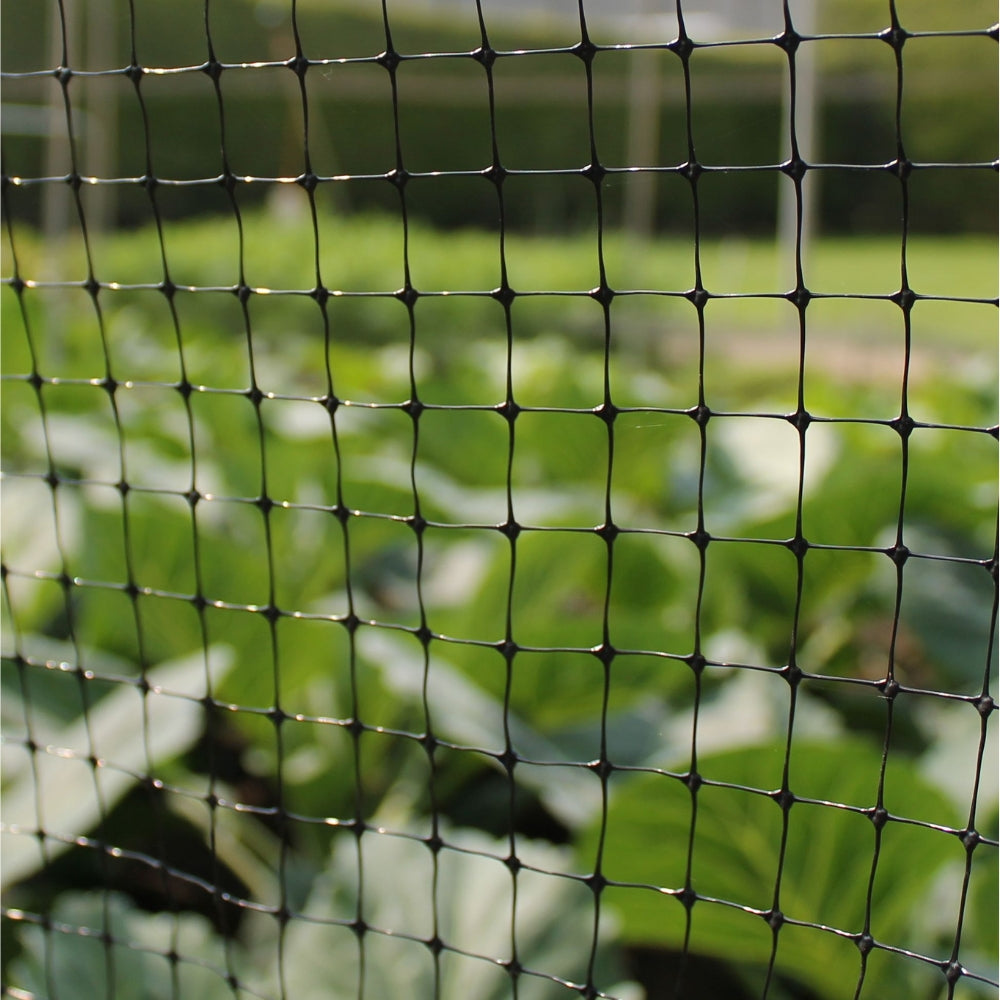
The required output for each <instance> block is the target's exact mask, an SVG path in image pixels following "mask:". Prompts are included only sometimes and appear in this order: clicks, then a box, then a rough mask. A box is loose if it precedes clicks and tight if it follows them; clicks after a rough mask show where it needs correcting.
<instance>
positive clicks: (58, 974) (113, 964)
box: [7, 892, 234, 1000]
mask: <svg viewBox="0 0 1000 1000" xmlns="http://www.w3.org/2000/svg"><path fill="white" fill-rule="evenodd" d="M50 917H51V920H52V929H51V930H49V931H44V930H43V929H42V928H41V927H39V926H37V925H36V924H32V923H27V922H25V923H21V924H19V925H18V926H19V930H18V932H17V937H18V939H19V943H20V944H21V946H22V948H23V951H22V952H21V954H20V955H19V956H18V957H17V958H16V959H14V960H13V961H12V962H11V966H10V969H9V970H8V974H7V985H8V986H14V987H17V988H19V989H22V990H26V991H30V992H29V993H28V995H30V996H38V997H47V996H49V995H50V993H49V986H50V983H51V985H52V988H53V993H52V995H53V996H58V997H59V1000H93V998H95V997H106V996H113V997H114V998H115V1000H175V998H176V997H177V996H182V997H198V998H199V1000H222V998H228V1000H232V998H233V996H234V993H233V990H232V989H231V988H230V987H229V986H228V984H227V983H226V975H227V970H226V956H225V952H224V945H223V942H222V939H221V938H220V937H219V936H218V935H217V934H215V932H214V931H213V928H212V926H211V925H210V924H209V922H208V921H207V920H206V919H205V918H204V917H200V916H196V915H194V914H190V913H185V914H178V915H176V916H172V915H170V914H166V913H159V914H151V913H145V912H143V911H141V910H139V909H137V908H136V907H135V905H134V904H133V903H132V902H131V901H130V900H128V899H127V898H126V897H124V896H120V895H117V894H108V895H107V896H105V895H104V894H102V893H96V892H93V893H66V894H64V895H62V896H60V897H59V899H58V900H57V901H56V903H55V905H54V906H53V908H52V912H51V914H50ZM14 920H15V921H16V920H17V914H15V915H14ZM105 932H107V933H110V934H111V936H112V937H113V938H114V939H115V944H114V945H112V946H110V947H109V946H106V945H105V943H104V941H103V940H102V935H103V934H104V933H105ZM171 951H175V952H176V953H177V955H178V956H179V961H178V962H177V963H176V977H177V980H176V986H175V983H174V982H173V980H172V973H171V963H170V961H169V960H168V958H167V955H168V953H169V952H171ZM109 974H110V975H109ZM109 980H110V981H109ZM18 995H19V996H21V995H24V994H18Z"/></svg>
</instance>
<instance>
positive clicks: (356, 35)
mask: <svg viewBox="0 0 1000 1000" xmlns="http://www.w3.org/2000/svg"><path fill="white" fill-rule="evenodd" d="M114 2H115V3H116V4H117V8H116V9H117V17H116V19H115V20H116V25H117V27H116V33H115V34H116V37H115V42H114V46H113V64H114V65H125V64H127V63H128V61H129V48H128V21H127V15H126V11H125V9H124V8H125V5H124V4H123V3H121V0H114ZM878 6H879V5H872V4H859V3H858V2H857V0H839V2H837V3H836V4H829V5H824V7H823V16H824V17H825V18H826V21H825V23H824V24H822V25H821V29H822V30H823V31H824V32H834V31H838V30H840V31H876V30H878V29H879V28H880V27H884V24H883V21H887V15H886V16H883V13H884V12H881V11H875V12H873V11H872V9H871V8H873V7H878ZM211 10H212V16H211V26H212V37H213V42H214V44H215V50H216V54H217V56H218V58H219V59H221V60H222V61H223V62H237V61H240V62H242V61H253V60H275V59H283V58H285V57H288V56H291V55H292V54H293V53H294V42H293V38H292V31H291V23H290V15H289V13H288V10H287V8H286V7H285V5H280V6H279V5H277V4H272V5H270V6H269V5H268V4H251V3H250V2H249V0H215V2H213V4H212V7H211ZM300 11H301V13H300V21H299V26H300V32H301V35H302V38H303V47H304V51H305V53H306V55H307V56H308V57H310V58H314V59H317V58H326V57H338V58H339V57H344V58H358V57H371V56H374V55H376V54H377V53H378V52H380V51H381V50H382V49H383V48H384V47H385V37H384V31H383V27H382V23H381V19H380V15H379V13H378V11H377V10H376V9H375V7H372V8H371V9H370V10H365V11H358V10H354V9H348V8H346V7H345V8H339V7H338V6H336V5H326V4H324V5H319V4H316V5H300ZM875 13H878V15H879V16H878V17H876V16H875ZM904 15H905V16H907V17H910V18H911V19H912V21H911V22H907V23H912V25H913V30H926V29H927V28H940V27H946V26H947V24H946V23H938V22H940V21H942V17H943V15H941V14H940V13H936V12H935V8H934V7H933V6H932V5H931V4H930V2H929V0H920V2H914V3H913V4H910V5H908V7H907V9H906V11H904ZM958 16H959V15H955V17H958ZM960 16H961V17H962V18H963V19H962V20H961V21H954V20H953V21H952V22H949V23H952V24H954V25H957V26H958V27H961V28H966V27H974V26H985V25H986V24H988V23H989V21H990V19H991V17H992V14H991V12H990V10H989V8H988V6H987V5H986V4H984V3H978V2H977V3H976V4H967V5H965V6H964V7H963V10H962V11H961V12H960ZM3 18H4V31H3V57H4V60H5V66H6V69H7V71H8V72H17V71H22V70H29V69H37V68H38V67H39V66H44V65H47V64H48V62H49V59H48V57H47V56H46V55H45V52H46V40H45V37H44V35H45V26H44V24H42V23H40V22H41V21H42V20H43V19H42V18H40V17H39V15H38V14H37V12H35V10H34V8H33V7H31V6H30V5H13V4H8V5H6V8H5V10H4V13H3ZM945 21H947V19H945ZM392 23H393V28H394V36H393V41H394V45H395V46H396V48H397V49H398V50H400V51H401V52H403V53H410V52H412V53H417V52H429V51H455V52H462V51H470V50H472V49H473V48H474V47H475V46H476V45H477V44H478V29H477V27H476V24H475V22H474V20H470V19H468V18H461V17H460V18H449V19H448V20H442V19H440V17H435V18H432V17H431V16H430V15H419V16H418V15H416V14H406V15H405V16H404V15H403V14H394V15H393V21H392ZM571 36H572V32H571V31H570V30H569V29H568V28H566V27H561V26H557V25H555V24H552V23H550V24H548V25H546V24H543V23H533V22H530V21H529V22H520V23H519V24H517V25H516V27H515V26H514V25H513V24H510V25H507V26H506V27H504V28H501V27H500V26H498V27H497V30H496V32H495V33H493V34H491V41H492V43H493V44H494V46H495V47H496V48H498V49H501V50H503V49H508V50H511V49H533V48H543V47H548V46H561V45H567V44H572V41H573V38H572V37H571ZM599 37H600V36H599ZM817 46H818V48H817V52H818V58H819V60H820V92H821V95H823V97H824V99H823V102H822V112H821V119H820V122H819V133H820V143H821V147H820V157H821V159H822V160H823V161H824V162H828V163H835V164H873V163H884V162H888V161H890V160H892V159H893V158H894V157H895V155H896V143H895V125H894V117H895V95H896V75H895V74H896V69H895V57H894V53H893V50H892V48H891V47H890V46H888V45H886V44H884V43H883V42H881V41H879V40H878V39H877V38H869V39H856V40H836V39H831V40H828V41H823V42H819V43H817ZM136 50H137V53H138V57H139V60H140V61H141V62H142V63H143V64H144V65H146V66H150V67H155V66H183V65H189V66H190V65H198V64H200V63H202V62H203V61H204V60H205V59H206V57H207V48H206V42H205V32H204V26H203V13H202V4H201V2H200V0H183V2H178V3H172V4H170V5H145V6H144V7H143V8H141V9H140V10H139V12H138V16H137V24H136ZM904 55H905V58H904V71H905V72H904V102H903V116H902V117H903V132H904V139H905V142H906V153H907V155H908V156H909V157H910V158H911V159H913V160H916V161H921V162H930V163H949V162H950V163H975V162H984V161H987V162H988V161H991V160H993V159H994V158H995V156H996V138H997V137H996V131H997V130H996V119H997V111H996V95H995V90H996V88H995V86H994V81H995V77H996V60H997V46H996V44H995V42H994V41H993V40H992V39H990V38H987V37H985V36H978V37H964V38H962V37H959V38H947V39H942V38H930V39H929V38H921V37H919V36H918V37H915V38H912V39H910V40H909V41H908V43H907V47H906V48H905V49H904ZM111 56H112V53H109V58H111ZM641 58H644V59H646V60H647V61H650V62H652V61H654V60H655V61H656V62H657V65H658V74H659V91H660V94H661V96H662V108H661V112H660V141H659V154H658V156H659V159H658V162H659V163H662V164H668V165H669V164H678V163H681V162H683V161H684V160H685V159H686V158H687V150H686V139H685V135H686V111H685V107H684V101H683V94H684V84H683V76H682V71H681V63H680V60H678V59H677V58H676V57H675V56H674V55H672V54H670V53H662V55H660V56H659V57H657V56H656V55H655V54H653V53H644V54H643V56H642V57H641ZM631 59H632V56H631V55H630V54H628V53H625V52H621V51H615V50H604V51H601V52H600V53H599V54H598V56H597V58H596V59H595V61H594V64H593V67H594V135H595V137H596V140H597V148H598V154H599V156H600V159H601V162H602V163H603V164H605V165H606V166H611V167H615V166H624V165H626V164H627V163H628V152H627V142H628V131H629V124H628V110H627V108H628V101H627V95H628V77H629V71H630V65H631ZM786 61H787V60H786V57H785V55H784V53H783V52H782V51H781V50H780V49H779V48H778V47H777V46H773V47H772V46H767V45H759V46H738V47H732V48H727V49H724V50H718V49H712V48H709V49H705V50H701V51H696V52H695V53H694V55H693V57H692V59H691V80H692V89H693V98H694V103H693V127H694V139H695V147H696V150H697V154H698V157H699V159H700V160H701V161H702V162H704V163H706V164H710V165H718V166H721V165H727V164H728V165H739V166H751V165H763V164H768V163H772V164H773V163H774V162H775V161H776V160H777V158H778V155H779V154H778V150H779V137H780V135H781V133H782V130H783V125H782V116H783V110H782V107H781V101H782V98H781V95H782V92H783V91H784V90H785V89H786V88H787V66H786ZM70 63H71V64H72V65H74V66H80V65H82V66H84V67H86V68H88V69H90V68H96V64H91V63H89V62H87V60H86V58H84V59H82V60H81V58H80V57H79V55H78V54H76V53H74V52H73V51H72V50H71V53H70ZM104 65H107V64H106V63H105V64H104ZM397 75H398V82H399V126H400V135H401V145H402V152H403V160H404V163H405V164H406V165H407V167H408V168H409V169H411V170H414V171H436V170H444V171H452V170H479V169H483V168H485V167H487V166H488V165H489V163H490V156H491V153H490V149H491V143H490V128H489V121H490V120H489V104H488V95H487V86H486V76H485V74H484V72H483V71H482V69H481V67H480V66H479V65H477V64H476V63H475V62H474V61H473V60H472V59H443V60H442V59H438V60H432V61H431V60H424V59H420V60H413V61H410V62H404V63H403V64H402V65H401V66H400V68H399V70H398V74H397ZM494 75H495V81H496V90H495V93H496V127H497V138H498V143H499V148H500V154H501V158H502V160H503V162H504V165H505V166H507V167H508V168H511V169H565V170H572V169H579V168H582V167H583V166H585V165H586V164H587V163H588V162H589V159H590V148H589V147H590V142H589V138H590V137H589V129H588V118H587V99H586V73H585V68H584V65H583V63H582V62H580V60H578V59H577V58H576V57H575V56H573V55H572V54H570V53H567V54H565V55H555V56H537V55H518V56H516V57H515V56H510V57H504V58H501V59H499V60H498V61H497V63H496V65H495V69H494ZM306 79H307V87H308V92H309V104H310V125H311V131H310V147H311V151H312V154H313V161H314V169H315V170H316V172H317V173H319V174H321V175H334V174H351V175H356V174H382V173H385V172H387V171H389V170H391V169H392V168H393V166H394V165H395V137H394V135H395V133H394V123H393V113H392V101H391V88H390V81H389V76H388V74H387V73H386V72H385V70H383V69H382V68H381V67H379V66H377V65H375V64H373V63H346V64H337V65H330V66H325V67H313V68H311V69H310V71H309V73H308V74H307V77H306ZM87 85H88V84H87V82H86V81H84V80H82V79H77V80H74V81H73V82H72V83H71V85H70V93H71V96H72V97H73V98H74V100H75V101H80V102H81V105H83V104H85V101H84V97H85V93H84V91H85V87H86V86H87ZM97 86H102V88H103V89H101V90H100V94H99V95H98V96H97V97H96V98H95V100H96V101H98V102H100V103H101V104H102V105H103V106H105V107H107V106H112V107H114V108H116V109H117V119H118V131H119V136H120V144H119V149H118V153H117V162H116V163H115V165H114V166H115V173H116V174H117V175H119V176H126V177H127V176H136V175H139V174H141V173H142V172H143V170H144V162H145V154H144V148H143V139H142V135H143V132H142V123H141V117H140V115H139V111H138V105H137V102H136V100H135V98H134V96H133V94H132V87H131V84H129V83H128V81H127V80H125V79H124V78H118V79H111V80H105V81H102V82H101V84H99V85H97ZM222 87H223V95H224V104H225V120H226V148H227V151H228V154H229V159H230V163H231V165H232V169H233V170H235V171H236V172H237V173H240V174H249V175H255V176H262V177H268V176H289V175H295V174H297V173H299V172H300V171H302V169H303V150H302V134H303V128H302V115H301V103H300V98H299V93H298V84H297V81H296V78H295V77H294V75H293V74H292V73H290V72H288V71H286V70H284V69H281V68H275V69H259V70H252V71H251V70H247V71H242V70H230V71H227V72H225V73H224V74H223V76H222ZM44 88H49V89H44ZM53 88H54V84H51V83H48V82H46V83H45V84H44V86H43V87H39V86H38V85H37V83H33V82H31V81H14V80H11V81H8V83H7V100H8V101H10V102H19V103H25V104H31V103H35V104H38V103H41V102H43V101H44V100H46V99H48V98H49V97H50V96H51V94H52V89H53ZM142 89H143V94H144V98H145V101H146V108H147V112H148V116H149V121H150V127H151V132H152V139H153V149H152V152H153V168H154V171H155V173H156V174H157V175H158V176H162V177H167V178H184V179H191V178H198V177H211V176H214V175H216V174H218V173H219V172H220V171H221V164H222V160H221V154H220V130H219V119H218V110H217V105H216V101H215V96H214V93H213V88H212V85H211V81H210V80H209V79H208V77H207V76H204V75H201V74H197V73H192V74H185V75H181V76H177V75H168V76H147V77H146V79H145V80H144V81H143V86H142ZM83 124H85V123H83ZM6 162H7V170H8V172H10V173H12V174H15V175H21V176H34V175H39V174H41V173H43V165H44V143H43V140H42V139H41V138H40V137H38V136H20V135H12V136H10V137H9V138H8V139H7V156H6ZM81 170H83V172H85V173H86V172H87V166H86V163H83V164H82V165H81ZM812 176H814V177H816V176H817V175H812ZM630 183H634V179H632V178H628V177H625V176H622V175H612V176H610V177H609V178H607V179H606V180H605V182H604V200H605V209H606V213H607V215H606V220H607V222H608V223H609V224H610V225H612V226H613V225H615V224H617V223H618V221H619V220H620V217H621V212H622V206H623V202H624V198H625V191H626V189H627V186H628V184H630ZM779 183H781V184H788V183H790V182H789V181H787V180H784V179H782V178H780V177H779V176H778V175H776V173H775V172H774V171H737V172H726V173H722V174H715V175H710V176H707V177H705V178H704V179H703V180H702V183H701V187H700V190H701V219H702V224H703V227H704V231H705V232H708V233H726V232H768V231H772V230H773V228H774V225H775V216H776V201H777V199H776V192H777V190H778V184H779ZM810 183H818V185H819V191H820V194H819V213H820V222H821V226H822V227H823V228H824V229H825V230H826V231H828V232H844V231H852V232H856V231H859V230H861V231H866V230H867V231H883V232H884V231H885V230H886V228H890V229H892V228H896V227H897V226H898V220H899V218H900V214H901V205H902V199H901V194H900V191H899V183H898V181H896V180H895V178H893V177H892V176H891V175H889V174H888V173H877V172H874V171H873V172H865V173H858V172H857V171H849V170H844V169H830V170H825V171H823V172H822V174H821V175H819V176H818V179H817V181H815V182H813V181H810ZM658 185H659V186H658V194H657V209H656V224H657V227H658V228H660V229H661V230H664V231H673V232H690V231H691V228H692V208H691V196H690V192H689V190H688V185H687V183H686V182H685V181H684V180H683V179H682V178H680V177H678V176H675V175H667V176H663V177H661V178H660V180H659V182H658ZM912 185H913V187H912V190H913V193H914V197H913V199H912V202H911V212H912V223H913V225H914V227H915V228H916V229H917V230H919V231H925V232H943V231H948V232H954V231H956V230H978V231H993V229H994V228H995V225H996V223H995V215H996V212H995V206H996V183H995V177H994V174H993V172H992V171H990V170H987V169H978V170H964V171H961V172H960V173H959V172H956V171H954V170H943V169H937V170H927V171H922V172H921V173H920V174H919V175H918V176H917V177H915V178H914V180H913V181H912ZM969 185H973V187H974V189H975V190H976V191H977V193H978V192H979V191H981V196H978V197H971V198H970V197H969V195H968V191H969ZM269 190H271V188H270V186H268V185H256V186H248V187H247V188H245V189H241V195H240V197H241V199H242V200H243V201H244V202H245V203H252V202H254V201H257V200H259V199H261V198H263V197H264V196H265V195H266V194H267V193H268V191H269ZM505 190H506V197H505V211H506V219H507V222H508V224H509V225H511V226H512V227H516V228H520V229H527V230H553V229H561V228H566V227H567V226H573V225H574V224H579V225H593V219H594V194H593V188H592V185H591V184H590V183H589V181H587V180H585V179H582V178H576V177H573V176H559V177H524V178H516V179H515V180H513V181H512V182H510V183H509V184H508V186H507V188H506V189H505ZM959 193H960V194H959ZM325 196H326V195H324V197H325ZM330 196H331V197H333V198H334V199H335V200H336V201H337V203H338V205H339V206H340V207H341V208H347V207H349V208H354V209H371V208H374V207H383V208H384V207H394V206H395V202H396V195H395V193H394V192H393V190H392V189H391V188H390V187H389V186H388V185H387V184H384V183H379V182H378V181H365V180H352V181H349V182H341V183H338V184H336V185H334V190H333V192H332V194H331V195H330ZM219 201H220V192H218V190H215V189H212V188H205V187H197V186H196V187H185V188H181V189H171V190H169V191H166V192H164V194H163V195H162V199H161V205H162V207H163V209H164V211H165V212H166V214H167V215H169V216H173V217H184V216H188V215H193V214H198V213H201V212H205V211H209V210H211V209H213V208H215V207H217V206H219ZM11 207H12V211H13V212H15V213H16V214H18V215H20V216H27V217H32V216H37V212H38V205H37V198H35V197H33V196H31V195H24V196H23V197H18V198H14V199H13V200H12V206H11ZM409 207H410V210H411V211H412V212H413V213H414V214H415V215H417V216H421V217H424V218H426V219H428V220H429V221H432V222H434V223H435V224H437V225H441V226H447V227H451V226H455V225H468V224H478V225H483V226H493V225H495V224H496V219H497V205H496V196H495V192H494V190H493V188H492V185H491V184H490V183H489V182H488V181H485V180H483V181H480V180H478V179H471V180H470V179H465V178H450V177H444V178H436V179H434V180H433V182H422V184H421V186H419V187H416V186H415V187H414V188H412V189H411V194H410V196H409ZM117 214H118V216H119V219H118V221H119V222H121V223H123V224H129V225H131V224H137V223H141V222H144V221H148V219H149V207H148V203H147V201H146V199H145V196H144V195H142V193H141V192H138V191H136V192H128V193H127V194H125V195H123V196H122V197H120V198H119V200H118V205H117Z"/></svg>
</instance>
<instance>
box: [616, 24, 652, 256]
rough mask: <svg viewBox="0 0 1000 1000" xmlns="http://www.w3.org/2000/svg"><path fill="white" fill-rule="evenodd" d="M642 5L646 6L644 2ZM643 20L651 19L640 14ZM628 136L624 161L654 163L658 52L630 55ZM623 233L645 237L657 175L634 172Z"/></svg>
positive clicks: (633, 164)
mask: <svg viewBox="0 0 1000 1000" xmlns="http://www.w3.org/2000/svg"><path fill="white" fill-rule="evenodd" d="M644 6H645V5H644ZM643 23H645V24H651V23H652V18H651V17H648V16H647V15H646V14H643ZM626 99H627V101H628V138H627V142H626V150H625V156H626V162H627V163H628V165H629V166H630V167H636V166H644V167H648V166H655V165H656V163H657V161H658V160H659V150H660V54H659V53H658V52H655V51H650V50H640V51H639V52H635V53H633V54H632V57H631V61H630V66H629V76H628V91H627V98H626ZM624 215H625V219H624V221H625V232H626V233H627V234H628V236H629V237H630V238H634V239H636V240H639V241H643V240H648V239H649V238H650V237H651V236H652V235H653V229H654V221H655V217H656V174H651V173H636V174H633V175H632V176H631V177H630V178H629V185H628V187H627V188H626V189H625V206H624Z"/></svg>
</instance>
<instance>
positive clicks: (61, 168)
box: [42, 0, 76, 246]
mask: <svg viewBox="0 0 1000 1000" xmlns="http://www.w3.org/2000/svg"><path fill="white" fill-rule="evenodd" d="M47 6H48V8H49V23H48V49H49V65H50V66H51V67H52V68H53V69H55V67H57V66H58V65H59V64H60V63H61V62H62V50H63V27H62V24H61V23H60V20H59V12H58V8H57V6H56V4H55V3H54V2H53V3H49V4H48V5H47ZM75 14H76V4H75V3H74V2H73V0H66V2H65V5H64V17H65V19H66V34H67V36H68V42H67V48H69V50H70V51H69V59H70V60H72V58H73V55H74V53H73V46H72V44H71V43H72V40H73V38H74V35H75V30H74V28H75ZM48 92H49V94H50V95H51V96H50V103H49V115H48V127H47V131H48V139H47V141H46V144H45V167H44V170H45V176H46V177H61V176H62V175H64V174H66V173H68V171H69V163H70V159H69V132H68V131H67V126H66V109H65V108H64V106H63V99H62V93H61V88H60V87H59V85H58V84H56V83H50V84H49V91H48ZM69 210H70V198H69V189H68V188H67V187H66V186H65V185H64V184H46V185H45V188H44V193H43V195H42V231H43V232H44V234H45V240H46V243H47V244H48V245H49V246H54V245H55V244H54V242H53V241H54V240H58V238H59V236H60V235H61V234H62V233H63V232H65V231H66V228H67V226H68V224H69Z"/></svg>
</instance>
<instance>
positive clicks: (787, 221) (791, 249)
mask: <svg viewBox="0 0 1000 1000" xmlns="http://www.w3.org/2000/svg"><path fill="white" fill-rule="evenodd" d="M788 9H789V11H790V12H791V15H792V23H793V25H794V26H795V30H796V31H797V32H798V33H799V34H812V33H813V32H815V31H816V24H817V19H816V0H788ZM783 111H784V113H783V114H782V116H781V146H780V151H779V152H780V157H781V159H782V160H786V159H788V156H789V154H790V152H791V147H790V144H789V138H788V123H789V118H790V115H791V90H790V89H788V90H786V91H785V98H784V109H783ZM817 112H818V98H817V87H816V46H815V44H814V43H812V42H804V43H803V44H802V45H800V46H799V48H798V50H797V51H796V53H795V136H796V139H797V140H798V145H799V155H800V156H801V157H802V159H804V160H805V161H806V162H807V163H814V162H815V161H816V157H817V155H818V153H819V144H818V127H817V126H818V123H817ZM817 180H818V177H817V174H816V173H809V174H807V175H806V178H805V180H804V182H803V184H802V254H803V258H805V256H806V254H807V252H808V248H809V244H810V242H811V240H812V239H813V237H814V235H815V232H816V183H817ZM796 221H797V208H796V204H795V189H794V188H793V187H792V183H791V181H790V180H788V179H787V178H786V177H784V176H783V175H781V176H779V186H778V248H779V252H778V260H779V267H780V268H781V275H780V276H781V278H782V279H784V280H786V281H787V277H788V275H790V274H791V273H793V271H792V262H793V261H794V260H795V230H796Z"/></svg>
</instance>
